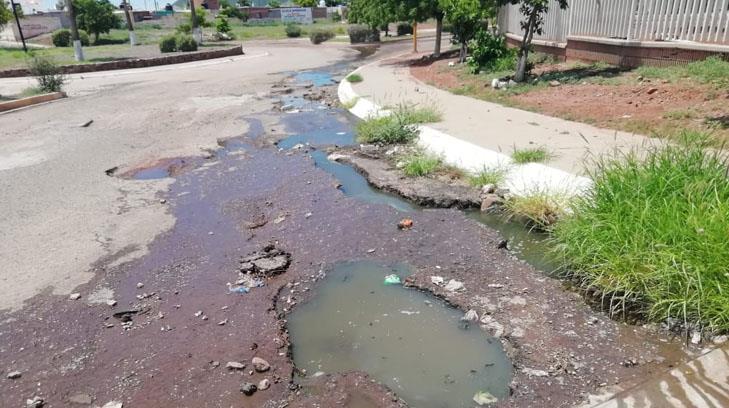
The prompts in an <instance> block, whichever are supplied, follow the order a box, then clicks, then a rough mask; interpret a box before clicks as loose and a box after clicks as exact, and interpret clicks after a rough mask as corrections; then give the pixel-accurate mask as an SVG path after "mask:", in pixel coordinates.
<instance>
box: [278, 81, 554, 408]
mask: <svg viewBox="0 0 729 408" xmlns="http://www.w3.org/2000/svg"><path fill="white" fill-rule="evenodd" d="M294 78H295V80H296V81H305V80H307V79H305V78H315V79H316V81H319V83H321V84H323V85H327V84H329V83H330V82H329V81H328V78H327V76H326V75H324V73H322V72H318V73H316V74H315V75H314V74H312V76H306V75H303V74H298V75H296V76H295V77H294ZM315 86H316V82H315ZM281 103H282V106H283V107H285V109H284V110H285V111H286V110H288V112H289V113H288V114H287V115H286V116H285V117H284V119H283V123H284V125H285V126H286V129H287V131H288V132H290V133H291V134H292V136H289V137H287V138H285V139H283V140H281V141H279V142H278V144H277V145H278V147H279V148H280V149H283V150H297V149H306V150H309V153H308V154H309V155H310V157H311V158H312V159H313V161H314V163H315V165H316V166H317V167H319V168H321V169H322V170H324V171H326V172H328V173H330V174H332V175H333V176H334V177H335V178H336V179H337V180H338V182H339V183H340V189H341V190H342V191H343V192H344V193H345V194H346V195H348V196H351V197H354V198H356V199H359V200H363V201H365V202H369V203H377V204H386V205H389V206H391V207H393V208H395V209H397V210H398V211H401V212H414V211H420V210H421V208H420V207H418V206H417V205H414V204H412V203H411V202H409V201H407V200H405V199H402V198H400V197H399V196H396V195H393V194H388V193H384V192H382V191H380V190H378V189H376V188H373V187H372V186H370V184H369V183H368V182H367V180H366V179H365V177H364V176H362V175H361V174H359V173H358V172H357V171H356V170H355V169H353V168H352V167H350V166H347V165H343V164H340V163H337V162H334V161H330V160H329V159H328V158H327V156H328V155H327V153H326V152H325V151H324V150H322V149H324V148H326V147H327V146H339V147H341V146H352V145H354V144H355V135H354V132H353V131H352V129H353V120H354V119H353V118H352V117H350V116H349V114H348V113H346V112H345V111H337V110H333V109H326V110H325V109H322V108H321V104H317V103H313V102H311V101H307V100H304V99H303V98H301V97H296V96H290V95H287V96H285V97H284V98H282V101H281ZM333 113H334V114H333ZM468 216H469V217H471V218H473V219H474V220H477V221H478V222H481V223H484V224H486V225H488V226H489V227H492V228H495V229H497V230H499V231H501V232H502V234H503V235H504V236H505V238H507V239H508V240H509V248H510V249H511V250H512V251H513V252H514V253H515V254H516V255H517V256H519V257H521V258H522V259H523V260H525V261H527V262H530V263H532V264H533V265H535V266H536V267H538V268H541V269H543V270H549V269H550V264H549V262H548V259H547V258H546V257H545V256H544V255H543V254H544V253H545V251H546V243H545V241H544V237H543V236H541V235H539V234H535V233H530V232H528V231H526V230H525V229H524V227H523V226H520V225H516V224H513V223H509V222H506V221H505V220H503V218H501V217H499V216H497V215H489V214H482V213H480V212H469V213H468ZM410 274H411V271H410V270H409V268H408V266H407V265H386V264H379V263H374V262H364V261H358V262H349V263H341V264H337V265H334V266H333V267H332V268H331V270H330V271H329V272H328V275H327V278H326V279H324V281H323V282H322V283H321V284H320V286H319V287H318V288H317V291H316V294H315V295H314V296H313V297H312V298H311V300H309V301H308V302H306V303H304V304H302V305H299V306H298V307H297V308H295V309H294V311H293V312H292V313H291V314H290V315H289V316H288V318H287V328H288V330H289V334H290V336H291V341H292V356H293V360H294V363H295V365H296V367H297V368H298V369H299V370H301V372H302V373H305V376H307V377H311V376H313V377H316V376H318V375H321V374H324V373H334V372H347V371H364V372H367V373H368V374H370V375H371V376H373V377H374V378H376V379H377V380H378V381H380V382H382V383H384V384H386V385H387V386H388V387H390V388H391V389H392V390H394V391H395V392H397V393H398V394H399V395H400V396H401V397H402V398H403V399H404V400H405V401H406V402H408V403H409V404H410V405H411V406H417V407H426V408H428V407H433V408H436V407H471V406H473V405H474V403H475V402H476V403H488V402H489V401H491V402H493V401H496V400H499V399H502V398H505V397H507V396H508V393H509V387H508V385H509V382H510V381H511V376H512V367H511V363H510V362H509V359H508V357H507V356H506V354H505V352H504V350H503V348H502V345H501V343H500V341H499V340H498V339H496V338H493V337H490V336H488V335H487V334H486V333H485V332H484V331H483V330H481V328H480V327H479V326H478V322H473V323H469V322H467V321H463V320H462V317H463V312H462V311H459V310H457V309H456V308H453V307H451V306H449V305H447V304H446V302H444V301H443V300H441V299H438V298H436V297H434V296H432V295H431V294H428V293H424V292H421V291H419V290H416V289H407V288H405V287H403V286H402V285H400V284H394V285H388V284H387V277H389V279H390V280H394V281H399V280H401V279H404V278H405V277H406V276H408V275H410Z"/></svg>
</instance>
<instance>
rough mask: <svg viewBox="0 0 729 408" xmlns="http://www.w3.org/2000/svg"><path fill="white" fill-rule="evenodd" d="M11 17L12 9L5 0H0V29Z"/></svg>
mask: <svg viewBox="0 0 729 408" xmlns="http://www.w3.org/2000/svg"><path fill="white" fill-rule="evenodd" d="M12 19H13V9H12V8H11V7H10V4H8V3H7V2H5V0H0V30H1V29H3V28H4V27H5V25H6V24H8V23H9V22H10V21H11V20H12Z"/></svg>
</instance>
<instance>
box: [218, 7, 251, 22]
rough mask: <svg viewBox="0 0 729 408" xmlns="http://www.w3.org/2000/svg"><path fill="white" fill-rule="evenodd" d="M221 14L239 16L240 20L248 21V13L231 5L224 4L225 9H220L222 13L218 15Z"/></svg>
mask: <svg viewBox="0 0 729 408" xmlns="http://www.w3.org/2000/svg"><path fill="white" fill-rule="evenodd" d="M219 16H224V17H227V18H237V19H238V20H240V21H248V13H246V12H245V11H242V10H241V9H239V8H237V7H233V6H230V5H227V6H224V7H223V9H222V10H220V13H218V17H219Z"/></svg>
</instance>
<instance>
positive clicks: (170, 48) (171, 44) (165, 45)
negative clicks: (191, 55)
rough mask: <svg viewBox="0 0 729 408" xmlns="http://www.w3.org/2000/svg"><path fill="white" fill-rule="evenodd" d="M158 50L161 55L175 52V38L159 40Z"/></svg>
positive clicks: (168, 37)
mask: <svg viewBox="0 0 729 408" xmlns="http://www.w3.org/2000/svg"><path fill="white" fill-rule="evenodd" d="M159 50H160V52H162V53H167V52H175V51H177V36H175V35H167V36H164V37H162V39H160V40H159Z"/></svg>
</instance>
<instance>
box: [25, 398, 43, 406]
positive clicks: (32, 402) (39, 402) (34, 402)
mask: <svg viewBox="0 0 729 408" xmlns="http://www.w3.org/2000/svg"><path fill="white" fill-rule="evenodd" d="M43 405H45V401H43V398H41V397H38V396H36V397H33V398H31V399H27V400H25V407H26V408H41V407H42V406H43Z"/></svg>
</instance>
